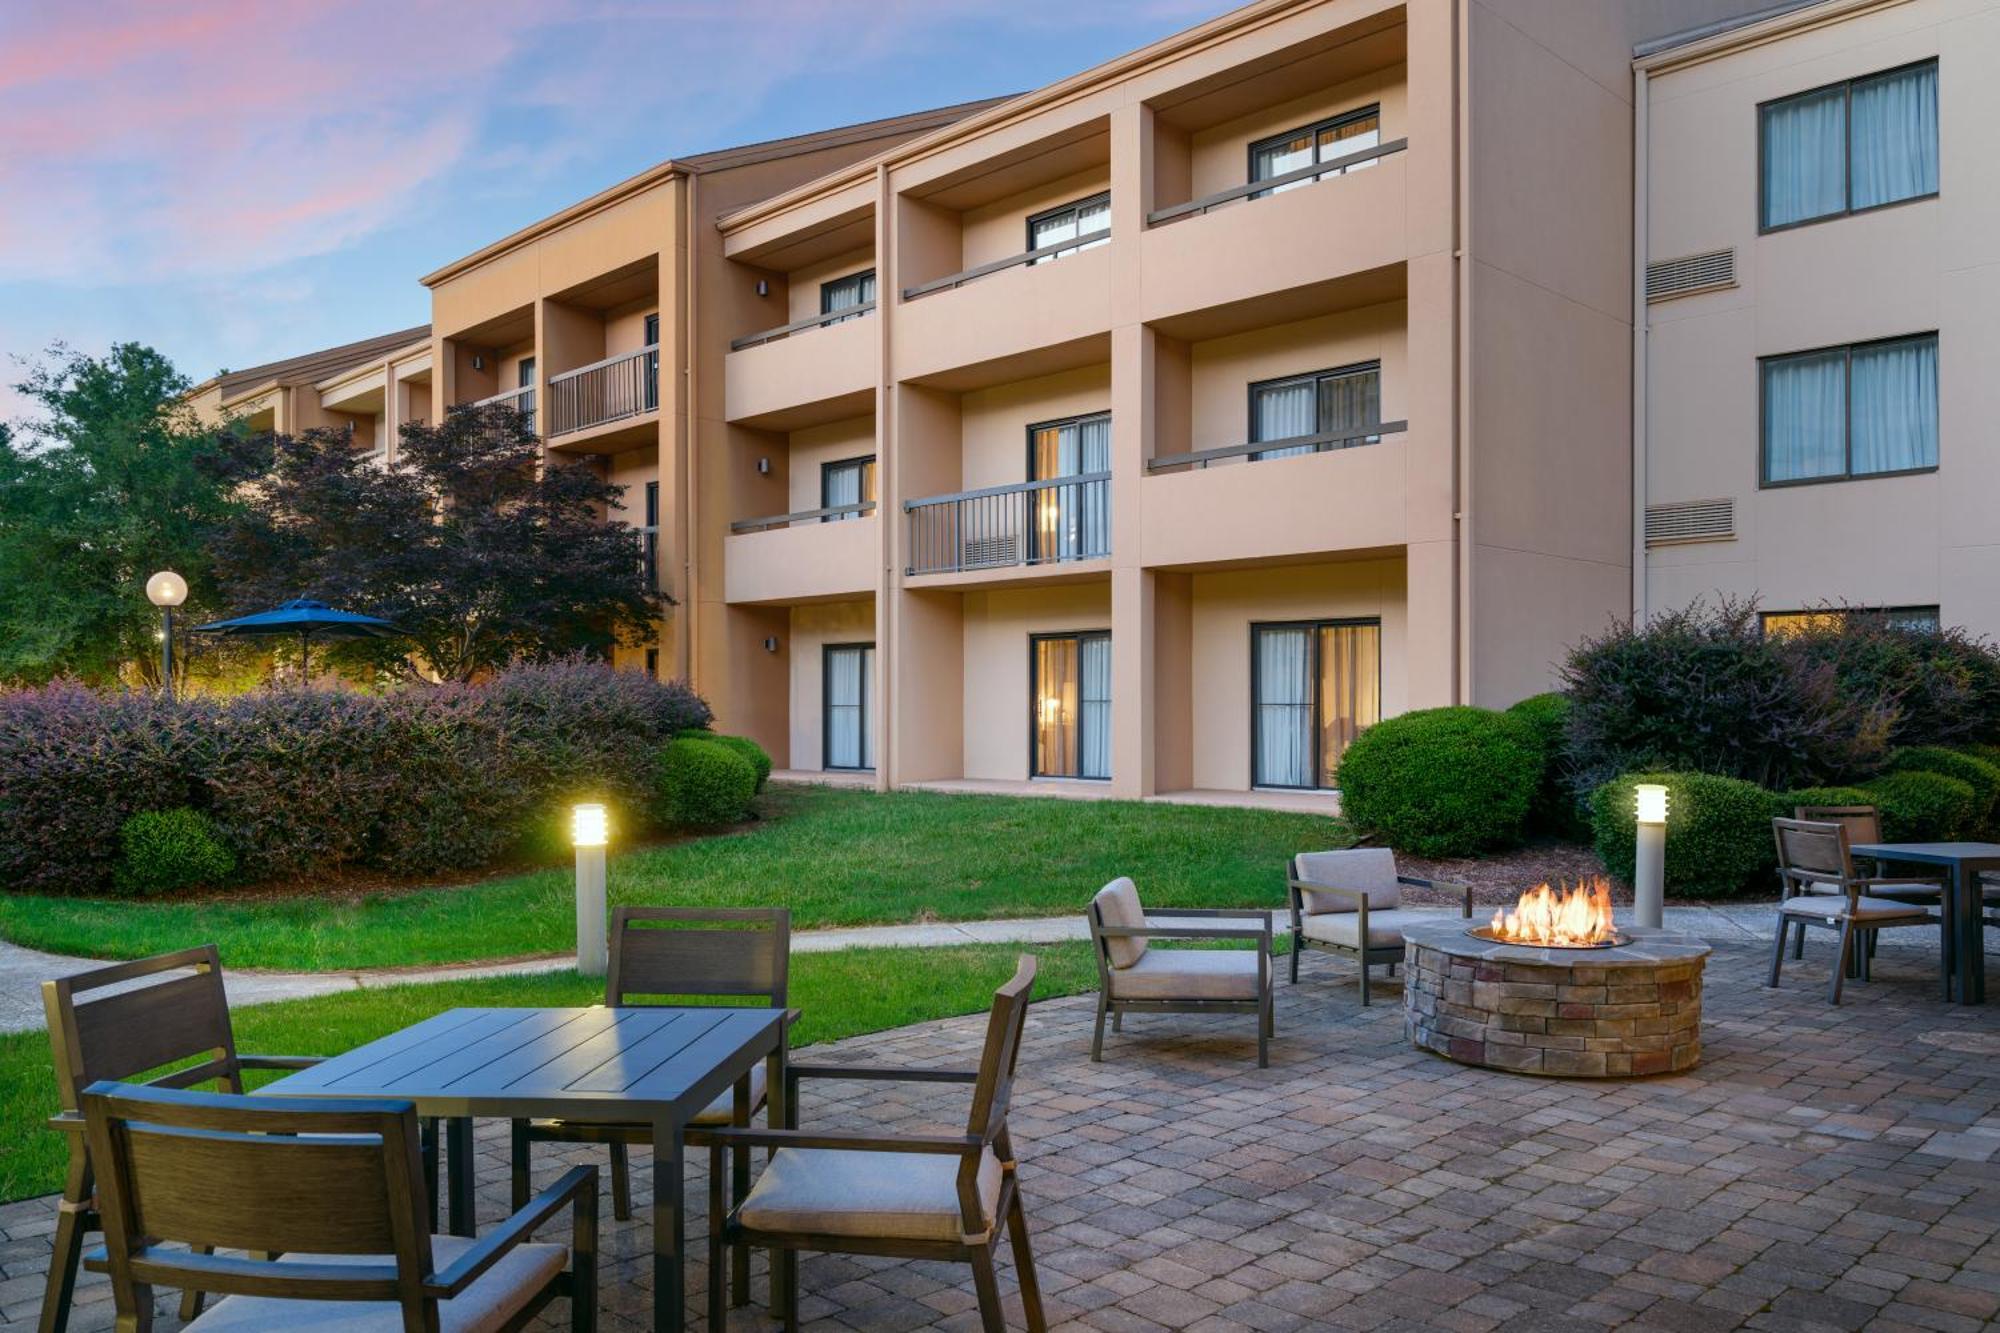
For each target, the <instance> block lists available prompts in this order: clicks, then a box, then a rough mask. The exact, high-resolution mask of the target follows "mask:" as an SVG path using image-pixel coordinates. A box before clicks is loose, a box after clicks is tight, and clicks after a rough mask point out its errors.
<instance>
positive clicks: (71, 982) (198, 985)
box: [38, 944, 437, 1333]
mask: <svg viewBox="0 0 2000 1333" xmlns="http://www.w3.org/2000/svg"><path fill="white" fill-rule="evenodd" d="M42 1007H43V1010H44V1013H45V1014H46V1016H47V1020H48V1032H49V1047H50V1054H51V1056H52V1057H53V1060H54V1064H55V1073H56V1093H57V1097H58V1099H59V1102H60V1105H61V1107H62V1109H61V1111H59V1112H58V1113H57V1114H56V1115H55V1116H54V1117H52V1118H51V1119H50V1121H49V1127H50V1128H52V1129H54V1130H57V1131H59V1132H60V1133H62V1134H63V1135H64V1136H65V1138H66V1140H67V1142H68V1146H69V1169H68V1173H67V1175H66V1176H65V1178H64V1182H63V1191H62V1198H61V1200H60V1201H59V1202H58V1203H57V1205H56V1231H55V1236H54V1251H53V1253H51V1254H50V1256H49V1271H48V1276H47V1279H46V1285H45V1286H44V1288H43V1293H42V1314H41V1322H40V1324H39V1325H38V1329H39V1333H63V1330H64V1329H65V1328H67V1327H68V1325H69V1311H70V1298H71V1296H72V1294H73V1293H74V1291H75V1289H76V1274H77V1269H78V1266H79V1264H80V1262H81V1259H82V1255H83V1241H84V1237H85V1235H87V1234H88V1233H90V1232H94V1231H102V1230H103V1223H102V1208H101V1207H100V1204H99V1200H98V1191H97V1169H96V1166H95V1164H94V1163H93V1161H92V1160H91V1154H90V1149H89V1146H88V1144H87V1143H86V1142H85V1138H84V1120H83V1110H82V1093H83V1090H84V1089H85V1088H87V1087H89V1086H90V1085H91V1084H93V1083H96V1082H98V1081H100V1080H103V1079H117V1080H123V1081H134V1080H138V1079H140V1078H141V1076H142V1075H145V1074H149V1073H151V1072H152V1071H154V1070H156V1069H161V1068H164V1067H166V1066H168V1065H178V1064H182V1063H183V1062H184V1061H188V1060H194V1061H196V1063H194V1064H192V1065H187V1066H186V1067H184V1068H180V1069H176V1070H174V1071H172V1072H171V1073H167V1074H162V1075H159V1076H157V1077H155V1078H152V1079H150V1080H146V1085H147V1086H149V1087H159V1088H197V1087H200V1086H201V1085H203V1084H215V1085H218V1086H220V1087H221V1088H222V1089H224V1090H225V1091H228V1092H239V1093H240V1092H242V1091H243V1071H244V1070H246V1069H304V1068H306V1067H307V1066H308V1065H313V1064H317V1063H318V1062H319V1057H317V1056H307V1055H249V1054H245V1053H244V1052H241V1051H239V1050H237V1049H236V1035H235V1032H234V1030H233V1029H232V1027H231V1026H230V1021H229V1000H228V997H227V995H226V994H225V993H224V991H223V985H222V960H221V958H220V956H219V955H218V954H217V953H216V949H215V946H214V945H212V944H204V945H201V946H200V947H198V948H193V949H182V950H179V951H177V952H175V953H164V954H156V955H154V956H153V957H151V958H140V959H136V960H134V961H132V962H126V963H114V964H112V965H111V966H109V967H99V968H93V969H92V970H90V971H88V972H77V973H73V974H72V975H70V976H67V977H59V978H57V979H56V980H54V981H45V982H43V983H42ZM427 1130H428V1132H427V1134H426V1137H425V1145H426V1148H425V1159H424V1160H425V1169H426V1172H427V1178H428V1179H429V1180H430V1182H431V1197H432V1198H435V1197H436V1182H437V1153H436V1141H437V1136H436V1126H435V1125H434V1124H432V1125H429V1126H427ZM200 1310H201V1296H200V1293H199V1292H198V1291H194V1290H190V1291H189V1292H188V1293H187V1294H186V1296H185V1297H184V1298H183V1300H182V1303H181V1318H182V1319H184V1320H187V1319H193V1318H194V1317H195V1315H196V1314H198V1313H199V1312H200Z"/></svg>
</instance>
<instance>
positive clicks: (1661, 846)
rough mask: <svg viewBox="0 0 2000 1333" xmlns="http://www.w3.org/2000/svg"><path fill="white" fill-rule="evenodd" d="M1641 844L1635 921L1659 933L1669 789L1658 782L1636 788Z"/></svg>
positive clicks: (1635, 862) (1634, 885) (1637, 858)
mask: <svg viewBox="0 0 2000 1333" xmlns="http://www.w3.org/2000/svg"><path fill="white" fill-rule="evenodd" d="M1633 801H1634V803H1635V807H1636V808H1635V810H1634V813H1635V814H1636V815H1637V816H1638V824H1639V830H1638V833H1639V844H1638V847H1637V848H1636V849H1635V855H1634V856H1633V861H1632V919H1633V920H1634V921H1635V922H1636V923H1637V924H1639V925H1641V926H1647V927H1650V928H1652V929H1654V930H1658V929H1660V928H1661V927H1663V926H1664V925H1665V924H1666V916H1667V906H1666V899H1667V789H1666V788H1665V787H1663V786H1661V785H1660V784H1659V783H1657V782H1641V783H1639V784H1638V785H1637V786H1636V787H1634V788H1633Z"/></svg>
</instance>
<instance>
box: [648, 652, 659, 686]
mask: <svg viewBox="0 0 2000 1333" xmlns="http://www.w3.org/2000/svg"><path fill="white" fill-rule="evenodd" d="M646 674H647V675H649V676H651V677H652V678H653V679H654V680H658V679H659V678H660V650H659V649H658V648H648V649H647V650H646Z"/></svg>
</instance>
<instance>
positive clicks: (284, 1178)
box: [82, 1082, 437, 1328]
mask: <svg viewBox="0 0 2000 1333" xmlns="http://www.w3.org/2000/svg"><path fill="white" fill-rule="evenodd" d="M82 1102H83V1108H82V1109H83V1114H84V1119H85V1134H86V1135H87V1136H88V1139H89V1143H90V1151H91V1156H92V1158H93V1160H94V1161H95V1163H96V1166H97V1172H98V1191H99V1198H100V1202H101V1211H102V1215H103V1218H104V1237H105V1251H106V1256H107V1258H108V1259H109V1261H110V1268H111V1280H112V1286H113V1289H114V1294H115V1296H116V1298H117V1302H118V1308H119V1312H120V1314H121V1315H122V1314H125V1313H127V1312H128V1311H130V1310H132V1309H134V1308H137V1307H139V1306H141V1305H149V1304H150V1300H151V1297H150V1294H149V1293H148V1292H147V1291H146V1290H145V1288H146V1287H147V1286H149V1285H150V1284H154V1283H157V1284H159V1285H162V1286H172V1287H182V1288H195V1289H200V1290H203V1291H213V1292H221V1293H225V1294H227V1293H232V1292H250V1293H253V1294H257V1295H266V1296H277V1297H291V1298H294V1299H302V1300H373V1301H397V1302H400V1303H401V1304H402V1306H403V1308H404V1311H405V1316H404V1326H405V1327H406V1328H422V1327H424V1326H425V1311H426V1303H425V1302H426V1298H425V1296H424V1294H423V1290H422V1283H423V1282H424V1280H425V1279H426V1278H427V1277H430V1276H432V1265H433V1260H432V1255H431V1243H430V1227H429V1222H428V1216H429V1214H428V1208H427V1205H426V1202H425V1194H424V1185H423V1164H422V1161H421V1158H420V1154H419V1148H418V1143H417V1117H416V1109H415V1107H414V1106H413V1105H412V1104H411V1103H409V1102H406V1101H364V1100H344V1099H342V1100H336V1099H325V1100H321V1099H300V1100H297V1101H293V1100H289V1099H282V1098H275V1097H272V1098H266V1097H243V1096H235V1095H229V1094H222V1093H204V1092H178V1091H171V1090H166V1089H159V1088H148V1087H140V1086H136V1085H133V1084H126V1083H109V1082H107V1083H95V1084H92V1085H91V1086H90V1087H89V1088H88V1089H86V1090H85V1091H84V1092H83V1094H82ZM329 1136H331V1137H329ZM163 1247H173V1248H163ZM180 1247H195V1248H194V1249H193V1250H190V1249H185V1248H180ZM201 1247H208V1248H213V1249H215V1250H248V1251H251V1252H253V1253H257V1252H263V1253H273V1252H276V1253H294V1254H298V1253H305V1254H326V1255H382V1256H387V1257H386V1258H385V1259H384V1260H383V1261H382V1262H380V1263H373V1264H368V1263H355V1262H351V1261H350V1262H343V1263H338V1264H334V1263H327V1264H304V1263H301V1264H266V1263H246V1262H245V1261H244V1260H242V1259H241V1258H231V1257H227V1256H224V1255H222V1254H205V1253H200V1252H198V1251H199V1249H200V1248H201ZM428 1318H429V1320H430V1321H432V1322H429V1327H431V1328H436V1327H437V1325H436V1323H435V1322H434V1321H435V1319H436V1313H435V1305H434V1304H432V1305H431V1306H430V1308H429V1314H428ZM122 1326H123V1324H122V1323H121V1327H122Z"/></svg>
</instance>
